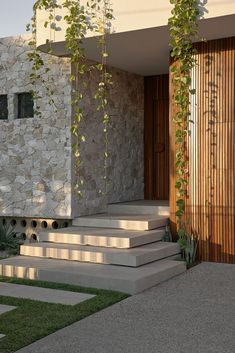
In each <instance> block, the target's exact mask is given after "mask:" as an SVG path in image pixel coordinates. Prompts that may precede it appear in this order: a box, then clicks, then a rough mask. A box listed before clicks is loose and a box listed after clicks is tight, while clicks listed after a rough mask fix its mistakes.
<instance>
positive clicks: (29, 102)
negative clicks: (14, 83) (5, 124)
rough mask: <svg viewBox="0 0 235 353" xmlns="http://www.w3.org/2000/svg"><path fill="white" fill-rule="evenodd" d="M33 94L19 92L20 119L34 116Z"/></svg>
mask: <svg viewBox="0 0 235 353" xmlns="http://www.w3.org/2000/svg"><path fill="white" fill-rule="evenodd" d="M33 115H34V114H33V96H32V94H31V93H19V94H18V119H23V118H33Z"/></svg>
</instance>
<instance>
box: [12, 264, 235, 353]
mask: <svg viewBox="0 0 235 353" xmlns="http://www.w3.org/2000/svg"><path fill="white" fill-rule="evenodd" d="M234 302H235V266H234V265H225V264H214V263H203V264H201V265H199V266H196V267H194V268H192V269H191V270H189V271H187V272H186V273H184V274H183V275H181V276H178V277H175V278H173V279H171V280H169V281H168V282H165V283H162V284H160V285H158V286H156V287H153V288H152V289H149V290H147V291H145V292H143V293H141V294H138V295H135V296H132V297H130V298H128V299H126V300H124V301H122V302H120V303H117V304H115V305H113V306H111V307H109V308H107V309H105V310H102V311H100V312H98V313H96V314H94V315H92V316H90V317H87V318H86V319H84V320H82V321H79V322H77V323H75V324H73V325H71V326H68V327H66V328H64V329H62V330H59V331H58V332H56V333H54V334H52V335H50V336H48V337H45V338H43V339H41V340H39V341H37V342H35V343H33V344H32V345H30V346H28V347H25V348H23V349H21V350H19V351H18V352H16V353H45V352H50V353H65V352H66V353H77V352H82V353H91V352H92V353H110V352H112V353H234V351H235V349H234V348H235V335H234V327H235V305H234Z"/></svg>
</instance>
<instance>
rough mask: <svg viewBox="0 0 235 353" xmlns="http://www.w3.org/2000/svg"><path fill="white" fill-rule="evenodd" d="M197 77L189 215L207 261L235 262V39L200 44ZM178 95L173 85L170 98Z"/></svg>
mask: <svg viewBox="0 0 235 353" xmlns="http://www.w3.org/2000/svg"><path fill="white" fill-rule="evenodd" d="M195 47H196V48H197V50H198V53H197V54H196V55H195V56H196V59H197V63H198V65H197V66H196V68H195V69H194V70H193V72H192V80H193V84H192V85H193V88H196V95H195V96H192V102H191V111H192V120H193V121H194V124H191V126H190V129H191V137H190V138H189V141H188V153H189V175H190V176H189V194H188V199H187V208H186V216H187V218H189V219H190V223H191V227H192V231H193V232H194V233H196V234H197V235H198V237H199V256H200V259H201V260H205V261H216V262H225V263H235V37H232V38H225V39H218V40H213V41H208V42H205V43H197V44H195ZM173 94H174V91H173V87H172V84H171V80H170V97H172V95H173ZM175 109H176V107H175V106H174V104H173V101H172V100H171V104H170V149H171V152H170V184H171V189H170V207H171V223H172V225H173V227H174V225H175V215H174V213H175V189H174V178H175V167H174V151H175V142H174V129H175V128H174V124H173V123H172V122H171V121H172V116H173V115H174V112H175Z"/></svg>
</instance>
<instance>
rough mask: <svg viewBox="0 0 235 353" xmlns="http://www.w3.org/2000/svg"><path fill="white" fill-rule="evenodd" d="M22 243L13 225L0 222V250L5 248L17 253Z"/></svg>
mask: <svg viewBox="0 0 235 353" xmlns="http://www.w3.org/2000/svg"><path fill="white" fill-rule="evenodd" d="M22 243H23V240H22V237H21V236H19V234H18V233H17V232H16V231H15V229H14V227H12V226H11V225H10V224H9V225H2V224H0V250H3V251H4V250H7V251H9V252H10V253H12V254H17V253H18V252H19V248H20V245H21V244H22Z"/></svg>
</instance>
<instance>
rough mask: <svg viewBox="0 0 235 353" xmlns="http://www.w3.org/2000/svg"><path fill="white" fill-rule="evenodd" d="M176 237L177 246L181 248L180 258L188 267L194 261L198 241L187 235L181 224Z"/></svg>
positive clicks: (191, 235)
mask: <svg viewBox="0 0 235 353" xmlns="http://www.w3.org/2000/svg"><path fill="white" fill-rule="evenodd" d="M178 236H179V239H178V244H179V246H180V248H181V252H182V256H183V258H184V260H185V261H186V263H187V265H188V267H190V266H191V265H192V264H193V263H195V260H196V255H197V245H198V239H197V237H196V236H194V235H193V234H189V233H187V231H186V229H185V226H184V225H183V224H182V225H181V227H180V228H179V230H178Z"/></svg>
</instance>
